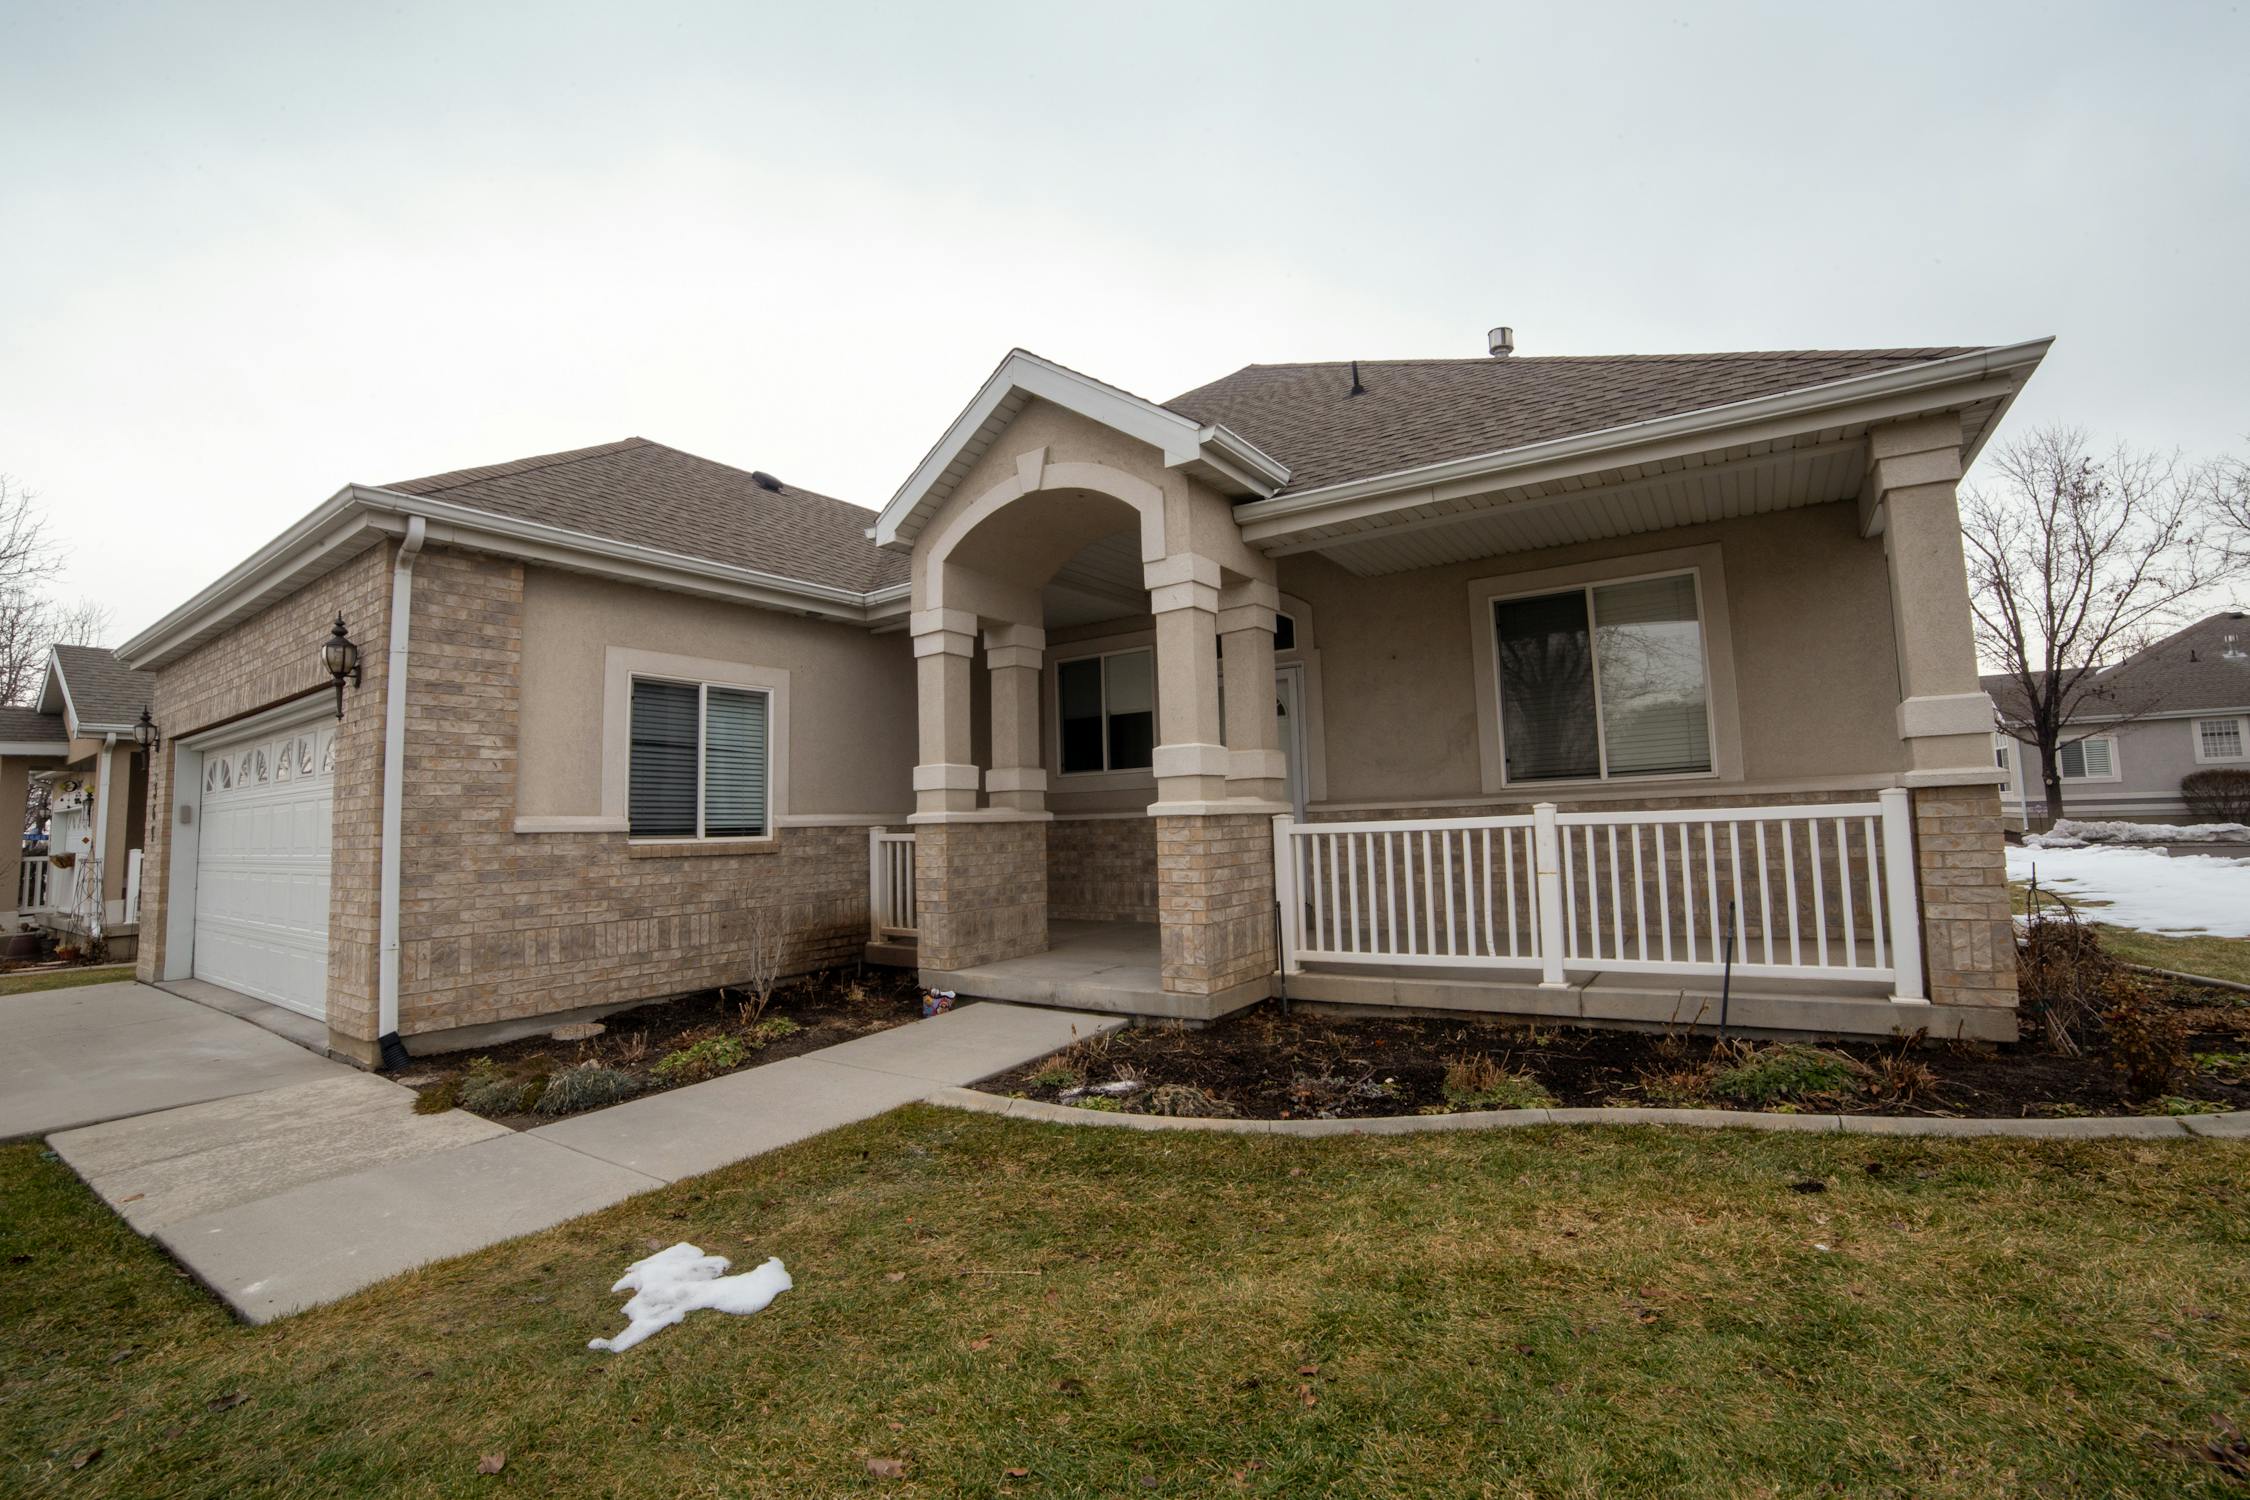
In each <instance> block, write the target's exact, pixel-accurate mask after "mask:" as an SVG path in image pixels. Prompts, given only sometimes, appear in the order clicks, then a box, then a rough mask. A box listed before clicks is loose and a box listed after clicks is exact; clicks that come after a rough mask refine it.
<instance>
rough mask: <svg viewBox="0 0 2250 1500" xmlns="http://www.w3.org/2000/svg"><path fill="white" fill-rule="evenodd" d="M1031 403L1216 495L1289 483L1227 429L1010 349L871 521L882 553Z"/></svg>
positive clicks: (908, 533)
mask: <svg viewBox="0 0 2250 1500" xmlns="http://www.w3.org/2000/svg"><path fill="white" fill-rule="evenodd" d="M1034 399H1037V400H1041V401H1046V402H1049V403H1051V404H1053V405H1055V406H1059V407H1061V408H1062V409H1063V410H1065V411H1069V412H1075V413H1076V414H1078V415H1079V416H1082V417H1085V418H1086V419H1088V420H1089V421H1094V422H1099V423H1101V424H1102V425H1104V426H1105V427H1110V428H1114V429H1115V430H1117V431H1118V432H1121V433H1123V434H1125V435H1126V436H1127V437H1130V438H1135V439H1137V440H1139V441H1141V442H1144V443H1146V444H1148V445H1149V446H1150V447H1152V448H1154V449H1156V450H1157V451H1158V452H1160V453H1161V454H1163V456H1164V464H1165V467H1167V468H1174V469H1185V470H1187V471H1188V472H1190V473H1192V474H1194V475H1195V476H1196V477H1197V478H1199V479H1201V480H1203V481H1204V482H1206V483H1208V484H1210V485H1212V486H1213V487H1214V488H1216V489H1217V490H1218V491H1219V492H1220V493H1221V494H1225V495H1229V496H1233V497H1235V498H1261V497H1263V496H1267V495H1271V494H1274V493H1275V492H1276V491H1278V490H1279V489H1280V488H1281V487H1282V486H1283V485H1285V484H1287V483H1288V481H1289V470H1288V469H1287V468H1286V467H1285V466H1283V465H1281V464H1279V463H1276V462H1275V461H1274V460H1273V459H1272V458H1271V457H1269V456H1268V455H1267V454H1265V453H1263V452H1261V451H1260V450H1259V449H1258V448H1256V447H1255V446H1253V445H1252V444H1250V443H1248V442H1246V441H1244V440H1243V439H1242V438H1241V437H1240V436H1239V435H1238V434H1236V433H1235V432H1233V431H1231V430H1229V429H1228V428H1227V426H1226V425H1225V424H1224V423H1220V422H1198V421H1196V420H1195V419H1193V418H1191V417H1188V416H1184V415H1182V414H1181V413H1179V412H1177V411H1172V410H1169V409H1167V408H1165V407H1163V406H1160V405H1158V404H1157V403H1156V402H1154V401H1150V400H1148V399H1147V398H1146V397H1142V396H1136V395H1134V394H1133V393H1132V392H1130V391H1123V390H1119V389H1118V388H1117V387H1116V386H1113V385H1106V384H1104V383H1103V382H1101V381H1099V380H1096V379H1094V378H1093V377H1092V376H1090V375H1081V374H1080V373H1079V372H1078V371H1076V370H1072V369H1067V368H1065V367H1064V366H1062V365H1058V364H1056V363H1055V362H1054V361H1052V360H1049V359H1042V358H1040V357H1039V356H1038V355H1036V354H1033V353H1031V352H1030V351H1029V350H1026V349H1011V350H1009V351H1008V356H1007V358H1005V359H1003V360H1001V361H1000V364H999V366H998V368H996V369H995V370H993V372H992V374H991V375H990V376H989V377H988V378H987V379H986V380H985V382H984V385H983V386H982V387H981V388H980V389H979V390H978V391H977V394H976V396H975V397H974V398H973V399H972V400H971V401H970V402H969V404H968V405H967V406H965V407H963V408H962V410H961V414H960V415H959V416H957V417H955V418H954V419H953V423H952V425H951V426H949V427H947V428H946V430H945V434H944V436H942V437H940V438H939V439H938V441H937V444H936V446H934V447H932V448H931V449H930V451H929V453H928V454H927V455H926V456H924V458H923V459H922V462H921V463H920V464H919V465H918V466H917V467H916V468H915V470H914V472H913V473H912V474H911V475H909V476H908V477H907V480H906V483H905V484H903V485H901V486H899V490H898V493H897V494H895V495H893V496H892V497H891V501H890V504H888V505H886V506H884V507H883V513H882V515H881V516H879V517H877V518H876V522H875V540H876V542H877V543H878V544H880V545H882V546H885V547H903V546H910V545H912V543H913V541H914V538H915V537H917V536H918V535H920V534H921V530H922V526H923V524H924V523H925V522H927V521H928V520H929V518H930V517H931V516H933V515H935V514H936V513H937V509H938V507H939V506H941V505H943V504H944V503H945V501H946V499H947V498H948V497H949V496H951V495H952V493H953V488H954V486H955V485H957V484H959V483H960V481H961V480H962V479H963V478H964V477H965V476H966V475H967V474H968V472H969V470H970V469H971V468H973V467H975V465H976V462H977V460H978V459H980V458H982V457H983V456H984V454H985V451H986V450H987V449H989V448H990V447H991V446H992V444H993V442H994V441H995V440H997V439H998V438H999V436H1000V434H1001V433H1003V432H1005V431H1007V429H1008V424H1009V423H1011V422H1013V421H1014V420H1015V418H1016V415H1017V413H1019V412H1021V411H1022V410H1023V409H1024V407H1025V406H1026V405H1027V404H1029V403H1030V402H1031V401H1032V400H1034Z"/></svg>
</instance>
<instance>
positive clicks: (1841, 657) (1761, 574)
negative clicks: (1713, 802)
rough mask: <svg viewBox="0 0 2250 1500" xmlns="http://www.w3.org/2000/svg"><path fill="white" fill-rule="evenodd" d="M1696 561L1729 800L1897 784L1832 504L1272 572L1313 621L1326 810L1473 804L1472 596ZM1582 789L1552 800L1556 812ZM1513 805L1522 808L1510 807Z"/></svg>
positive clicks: (1852, 560) (1882, 665)
mask: <svg viewBox="0 0 2250 1500" xmlns="http://www.w3.org/2000/svg"><path fill="white" fill-rule="evenodd" d="M1707 544H1712V545H1716V546H1718V547H1719V549H1720V551H1721V556H1722V558H1723V562H1724V567H1725V573H1726V590H1727V607H1728V615H1729V619H1730V629H1729V638H1728V645H1729V646H1730V648H1731V650H1732V654H1733V660H1734V671H1735V682H1736V696H1737V701H1738V703H1739V721H1740V725H1741V752H1742V780H1741V782H1740V783H1739V784H1740V785H1744V786H1773V785H1775V784H1776V783H1787V782H1790V781H1820V782H1828V783H1834V782H1836V781H1838V780H1840V779H1841V780H1850V779H1852V778H1861V779H1863V780H1865V781H1866V782H1867V784H1870V785H1873V784H1877V783H1879V782H1882V781H1887V780H1889V779H1890V778H1892V777H1894V776H1896V775H1897V773H1898V772H1899V771H1900V770H1901V769H1902V768H1903V767H1904V764H1905V759H1904V749H1903V746H1902V745H1901V743H1900V740H1899V737H1898V729H1897V721H1896V718H1895V705H1896V704H1897V702H1898V688H1897V684H1898V671H1897V666H1896V662H1895V656H1894V651H1893V647H1892V640H1891V624H1890V598H1889V584H1888V581H1887V575H1886V569H1885V564H1884V559H1883V551H1882V546H1881V544H1880V543H1879V542H1876V541H1867V540H1862V539H1861V538H1860V537H1859V536H1858V534H1857V526H1856V512H1855V510H1854V508H1853V507H1852V506H1851V505H1849V504H1837V505H1820V506H1811V507H1807V508H1804V509H1800V510H1792V511H1783V512H1778V513H1775V514H1770V515H1764V516H1756V517H1748V518H1743V519H1739V520H1732V521H1724V522H1719V523H1715V524H1712V525H1707V526H1695V527H1682V528H1678V529H1675V530H1670V531H1664V532H1658V533H1652V534H1650V535H1647V536H1640V537H1622V538H1615V539H1611V540H1606V541H1601V542H1589V543H1584V544H1581V545H1578V546H1573V547H1558V548H1548V549H1543V550H1540V551H1536V552H1527V553H1517V554H1511V555H1508V556H1503V557H1491V558H1482V559H1479V560H1476V561H1473V562H1466V563H1458V564H1453V565H1451V566H1447V567H1441V568H1425V569H1418V570H1416V571H1413V572H1409V573H1394V574H1386V575H1383V576H1380V577H1373V578H1362V577H1358V576H1356V575H1353V574H1351V573H1348V572H1346V571H1344V570H1343V569H1342V568H1340V567H1337V566H1336V565H1335V564H1333V563H1330V562H1328V561H1327V560H1326V559H1324V558H1320V557H1317V556H1311V555H1306V556H1292V557H1285V558H1283V559H1281V569H1280V577H1281V588H1282V590H1283V591H1284V592H1285V593H1289V594H1295V595H1298V596H1301V597H1302V598H1303V599H1305V600H1306V601H1307V602H1308V603H1309V604H1310V605H1311V606H1312V608H1313V610H1314V612H1315V615H1316V618H1317V620H1318V625H1319V631H1320V641H1321V669H1322V673H1323V677H1324V687H1325V692H1324V698H1325V702H1324V705H1323V708H1324V712H1323V714H1322V716H1321V718H1320V719H1319V720H1315V721H1311V722H1310V723H1309V724H1308V729H1309V730H1310V732H1312V733H1316V734H1320V735H1322V736H1323V737H1324V741H1325V750H1326V755H1327V784H1328V800H1329V801H1330V802H1334V803H1341V804H1345V805H1353V804H1365V803H1370V802H1376V803H1392V804H1397V803H1410V802H1414V801H1416V800H1417V799H1422V800H1426V801H1438V802H1442V801H1446V800H1449V799H1460V798H1476V797H1479V796H1480V795H1482V791H1481V782H1480V776H1479V759H1478V750H1477V740H1478V723H1477V717H1476V716H1477V714H1478V706H1477V696H1476V677H1475V672H1476V667H1475V662H1474V658H1473V649H1472V648H1473V642H1472V639H1471V635H1470V630H1469V627H1468V625H1467V623H1466V621H1467V617H1468V608H1467V606H1468V597H1469V595H1468V586H1469V583H1470V581H1471V580H1473V579H1484V578H1491V577H1496V576H1503V575H1506V574H1508V573H1511V572H1527V573H1528V572H1537V571H1546V570H1549V569H1554V568H1557V567H1563V566H1568V565H1573V564H1577V563H1583V562H1593V561H1597V560H1611V561H1614V562H1616V563H1617V565H1618V567H1617V571H1618V573H1619V574H1620V575H1630V574H1631V573H1632V572H1633V571H1634V564H1633V559H1634V558H1635V557H1636V556H1638V555H1645V554H1648V553H1652V552H1659V551H1671V550H1676V549H1679V548H1685V547H1692V546H1701V545H1707ZM1614 786H1615V789H1616V790H1617V791H1619V792H1621V793H1625V794H1628V795H1635V796H1649V795H1662V794H1663V793H1665V792H1666V791H1670V790H1673V789H1677V790H1678V791H1680V792H1681V793H1683V794H1688V795H1704V794H1711V793H1721V792H1724V791H1726V790H1728V786H1727V784H1726V783H1725V782H1721V781H1715V780H1713V779H1712V778H1708V777H1697V778H1681V779H1679V780H1677V781H1641V780H1635V781H1633V782H1630V783H1628V782H1623V781H1620V782H1617V783H1615V784H1614ZM1584 791H1585V788H1582V787H1571V788H1567V789H1565V788H1557V789H1556V792H1557V797H1556V798H1554V799H1550V800H1559V798H1560V797H1561V796H1564V795H1568V794H1570V793H1583V792H1584ZM1522 800H1524V801H1525V802H1529V801H1531V800H1534V798H1533V797H1531V796H1525V797H1524V798H1523V799H1522Z"/></svg>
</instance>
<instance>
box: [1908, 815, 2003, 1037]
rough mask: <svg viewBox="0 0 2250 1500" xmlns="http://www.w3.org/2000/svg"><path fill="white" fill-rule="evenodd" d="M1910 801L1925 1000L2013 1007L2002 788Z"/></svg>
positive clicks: (1943, 1003) (1953, 1003) (1944, 1003)
mask: <svg viewBox="0 0 2250 1500" xmlns="http://www.w3.org/2000/svg"><path fill="white" fill-rule="evenodd" d="M1913 798H1914V857H1915V866H1916V869H1915V874H1916V876H1917V878H1918V880H1919V882H1920V884H1921V888H1922V934H1923V937H1924V939H1925V942H1924V947H1923V952H1924V955H1925V957H1926V959H1927V969H1928V976H1927V977H1928V984H1929V994H1930V1003H1931V1004H1933V1005H1975V1006H1990V1007H2002V1008H2006V1009H2010V1010H2013V1009H2014V1008H2015V1004H2016V936H2015V922H2014V919H2013V917H2012V916H2011V915H2010V913H2009V911H2008V872H2007V855H2006V848H2005V843H2004V840H2003V838H2002V835H2001V825H2000V792H1999V789H1998V788H1997V787H1976V786H1971V787H1930V788H1925V789H1922V790H1918V791H1916V792H1914V794H1913ZM1936 1029H1937V1030H1939V1031H1943V1029H1944V1027H1943V1025H1942V1023H1941V1024H1940V1026H1939V1027H1937V1028H1936Z"/></svg>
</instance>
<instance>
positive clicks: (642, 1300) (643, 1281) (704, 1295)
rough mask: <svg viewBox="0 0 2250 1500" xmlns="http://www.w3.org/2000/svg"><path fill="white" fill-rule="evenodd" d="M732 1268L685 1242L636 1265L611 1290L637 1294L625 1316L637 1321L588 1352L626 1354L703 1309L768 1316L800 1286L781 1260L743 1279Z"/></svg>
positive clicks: (595, 1341)
mask: <svg viewBox="0 0 2250 1500" xmlns="http://www.w3.org/2000/svg"><path fill="white" fill-rule="evenodd" d="M727 1264H728V1262H727V1258H726V1257H725V1256H723V1255H705V1254H704V1253H703V1252H702V1251H701V1250H699V1249H697V1248H696V1247H695V1246H693V1245H691V1244H689V1243H688V1242H687V1241H685V1240H682V1241H681V1242H680V1243H679V1244H677V1245H674V1246H672V1247H671V1248H670V1249H669V1250H659V1251H657V1252H656V1253H655V1254H654V1255H651V1256H649V1257H648V1258H647V1259H645V1260H636V1261H634V1262H633V1263H632V1264H631V1265H629V1266H627V1267H626V1268H625V1274H624V1275H623V1276H621V1277H619V1278H618V1280H617V1285H615V1286H613V1287H611V1288H610V1290H611V1291H613V1292H631V1293H632V1294H633V1300H632V1301H630V1302H628V1303H626V1304H625V1316H626V1317H627V1318H629V1319H630V1320H631V1322H630V1323H629V1324H628V1325H627V1327H626V1329H625V1331H624V1332H623V1333H621V1334H619V1335H618V1336H617V1337H615V1338H613V1339H589V1340H587V1341H586V1347H587V1348H589V1349H607V1350H608V1351H609V1352H610V1353H612V1354H622V1353H624V1352H625V1351H626V1350H627V1349H630V1348H632V1347H633V1346H634V1345H635V1344H637V1343H639V1342H640V1341H641V1340H642V1339H645V1338H647V1337H648V1336H649V1335H650V1334H652V1333H656V1332H659V1331H661V1330H663V1329H666V1328H669V1327H671V1326H672V1325H673V1324H674V1323H677V1322H679V1321H680V1320H681V1319H682V1318H684V1317H686V1316H687V1315H688V1314H689V1313H691V1312H694V1311H696V1310H697V1309H698V1308H705V1307H707V1308H710V1309H711V1310H712V1311H713V1312H723V1313H754V1312H763V1311H765V1308H766V1304H767V1303H769V1302H771V1301H773V1299H774V1298H776V1297H778V1296H780V1295H781V1294H782V1293H783V1292H786V1291H788V1290H789V1288H790V1287H791V1286H792V1285H794V1283H793V1282H791V1281H790V1279H789V1273H788V1272H787V1271H786V1270H784V1269H783V1268H782V1264H781V1259H780V1257H778V1256H776V1257H774V1258H773V1259H771V1260H768V1261H767V1262H766V1263H765V1264H764V1265H762V1266H759V1267H758V1268H757V1269H756V1270H754V1271H745V1272H743V1273H742V1274H741V1275H739V1276H729V1275H727Z"/></svg>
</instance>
